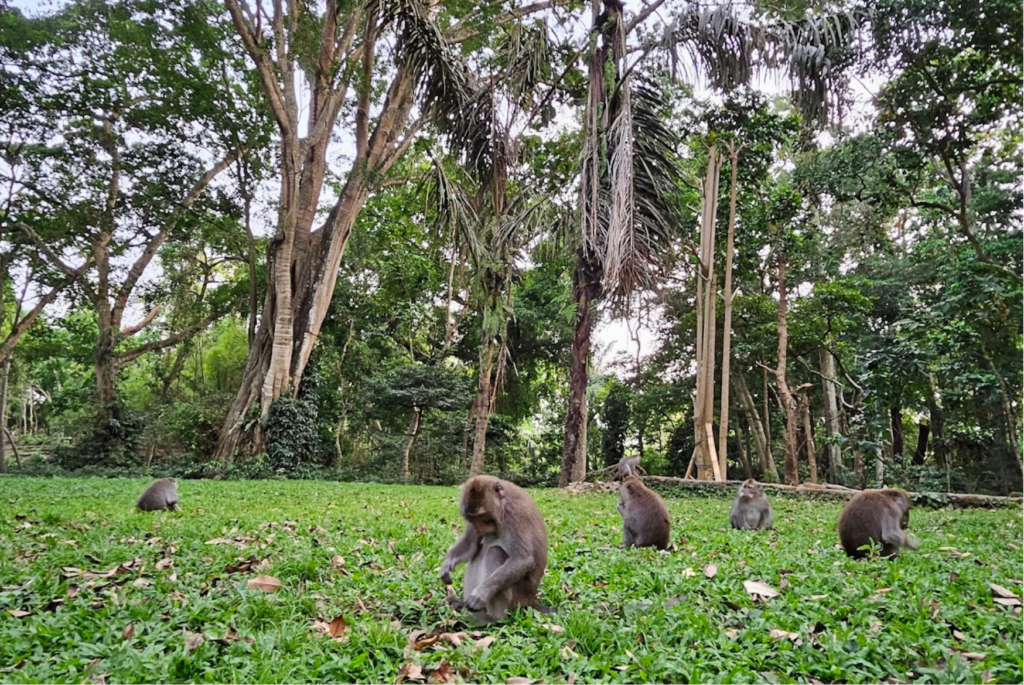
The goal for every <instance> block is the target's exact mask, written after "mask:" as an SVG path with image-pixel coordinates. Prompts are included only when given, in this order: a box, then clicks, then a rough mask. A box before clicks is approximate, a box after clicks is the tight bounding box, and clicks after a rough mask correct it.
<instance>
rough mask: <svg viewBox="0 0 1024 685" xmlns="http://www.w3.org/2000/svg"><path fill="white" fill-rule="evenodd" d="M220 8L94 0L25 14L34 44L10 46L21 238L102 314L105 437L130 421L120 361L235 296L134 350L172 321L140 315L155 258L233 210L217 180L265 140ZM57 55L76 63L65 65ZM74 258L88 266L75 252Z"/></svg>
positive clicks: (98, 350)
mask: <svg viewBox="0 0 1024 685" xmlns="http://www.w3.org/2000/svg"><path fill="white" fill-rule="evenodd" d="M211 11H212V6H210V5H209V4H207V3H205V2H191V1H190V0H183V1H182V2H179V3H171V4H170V5H168V4H166V3H165V4H163V5H161V6H160V7H155V6H154V5H152V3H149V2H145V1H142V0H125V1H123V2H115V3H106V2H99V1H97V0H82V1H81V2H75V3H73V4H71V5H68V6H66V7H64V8H62V9H61V10H59V11H58V12H56V13H54V14H53V15H49V16H44V17H41V18H38V19H25V18H18V17H13V18H14V21H16V22H17V23H18V25H19V26H18V29H17V30H18V31H19V32H21V35H22V36H23V38H22V39H21V40H20V41H17V42H16V44H14V45H13V46H8V48H7V49H6V51H5V52H6V56H7V58H8V64H9V65H10V70H9V71H8V74H9V75H10V76H11V77H12V78H13V79H14V80H15V82H16V83H17V84H19V86H20V87H21V88H22V96H21V97H20V98H19V100H18V101H17V103H16V106H15V107H14V108H13V109H12V111H11V112H10V113H11V115H12V116H14V117H17V121H18V124H19V128H18V132H17V134H16V138H15V140H14V141H12V144H10V145H9V146H8V149H9V150H10V151H11V153H12V154H11V155H10V157H9V160H10V176H9V180H10V182H11V183H12V184H13V186H14V187H16V188H17V196H16V198H15V200H14V202H13V203H12V205H11V209H10V214H11V215H12V217H13V224H14V227H15V228H16V229H17V230H18V231H19V232H20V238H21V240H22V241H27V242H28V243H29V244H30V245H31V246H32V247H33V248H34V249H35V250H36V251H37V252H38V254H39V255H40V257H41V258H44V259H45V260H46V261H47V262H48V264H49V266H50V267H51V268H54V269H57V270H58V271H59V272H61V273H63V274H64V275H65V276H66V278H68V279H71V280H74V281H75V282H76V284H77V287H78V289H80V290H81V292H82V293H83V294H84V296H85V298H86V299H87V300H88V301H89V302H90V304H91V306H92V308H93V311H94V313H95V317H96V324H97V337H96V341H95V345H94V348H93V366H94V369H95V376H96V378H95V383H96V401H97V407H98V411H99V421H98V424H97V425H98V430H99V431H101V432H103V431H104V430H105V428H104V425H105V424H108V423H109V424H113V423H114V422H116V421H117V420H118V418H119V415H120V409H119V407H118V401H117V382H116V375H117V370H118V368H120V367H122V366H124V365H125V364H127V363H128V362H131V361H133V360H135V359H138V358H139V357H140V356H142V355H143V354H145V353H147V352H151V351H156V350H161V349H165V348H167V347H171V346H173V345H176V344H178V343H180V342H182V341H183V340H186V339H188V338H189V337H190V336H192V335H194V334H195V333H196V332H198V331H200V330H203V329H204V328H206V327H207V326H208V325H209V324H210V322H211V321H213V320H215V319H216V318H218V317H219V316H221V315H223V313H224V311H225V309H224V306H223V303H222V304H221V306H220V307H207V308H206V310H205V311H203V310H202V309H200V310H199V311H198V312H197V313H196V315H195V317H194V318H193V319H192V320H191V321H188V322H185V323H181V324H180V325H179V326H178V327H176V328H175V329H171V330H169V331H167V332H166V334H165V335H164V336H163V337H156V338H151V339H149V340H148V341H146V342H144V343H142V344H137V345H135V346H125V345H124V343H125V342H127V341H131V340H132V339H133V338H135V337H136V336H138V335H139V334H140V333H142V332H143V331H145V330H147V329H150V330H152V327H153V325H154V324H156V323H157V322H159V318H158V317H159V316H160V315H161V308H160V307H159V306H152V307H150V308H149V311H148V313H146V314H144V315H143V316H142V317H141V318H139V319H138V320H137V321H135V322H134V323H129V321H128V320H127V317H130V316H131V314H130V313H129V312H131V311H132V309H133V308H134V307H136V306H139V305H140V304H143V303H144V298H143V301H142V302H140V301H139V300H140V298H139V293H140V291H141V290H143V288H142V287H141V286H140V284H141V283H143V282H144V280H145V279H144V277H145V275H146V274H147V272H148V271H149V268H150V266H151V265H152V263H153V260H154V258H156V257H157V255H158V254H160V253H161V249H162V248H163V247H164V245H165V244H166V243H168V241H169V240H172V239H174V238H175V237H179V236H181V235H183V234H187V233H188V232H189V231H194V230H197V229H198V228H199V227H201V226H202V225H204V224H206V223H209V222H216V221H219V220H221V219H222V218H223V217H224V216H225V215H227V216H230V215H231V214H232V213H233V211H234V208H233V207H231V206H230V203H229V202H227V201H226V198H225V197H224V196H223V195H222V194H221V192H220V191H219V189H218V188H216V187H215V180H216V179H217V178H218V177H219V176H220V175H221V174H222V173H223V172H224V171H225V170H227V169H228V168H229V167H230V166H231V164H232V163H233V162H234V161H235V159H236V158H237V157H238V156H239V155H240V154H241V153H242V151H243V150H244V149H255V148H257V147H258V146H259V145H260V144H261V136H262V135H263V134H264V130H263V129H261V126H260V122H259V120H258V119H253V118H252V117H250V116H248V115H247V114H246V113H245V111H246V110H247V108H248V104H243V103H244V100H245V91H244V89H243V88H241V87H240V85H241V84H239V83H237V82H234V83H233V82H232V80H231V79H232V78H233V77H234V75H235V74H236V73H237V72H236V71H234V70H235V69H236V68H237V67H238V64H237V63H236V62H235V61H233V60H232V59H231V56H230V54H229V53H228V52H227V50H226V45H225V43H224V39H225V35H226V34H225V31H224V28H225V27H224V26H223V24H218V23H217V22H212V23H211V22H209V21H208V20H207V17H208V16H209V14H210V13H211ZM171 16H173V17H177V18H179V19H178V21H177V22H176V23H171V22H168V21H166V18H167V17H171ZM53 60H58V61H61V62H64V63H67V64H68V65H71V67H70V68H69V70H68V71H67V72H61V73H57V72H54V71H53V70H52V69H50V68H49V65H50V64H52V62H53ZM97 74H102V75H103V77H102V78H98V77H97ZM239 100H242V101H243V103H240V102H239ZM197 131H198V133H197ZM211 160H212V161H211ZM74 253H78V254H79V255H81V256H80V257H79V265H77V266H75V265H73V264H70V263H69V262H68V261H67V259H66V257H65V255H67V254H74Z"/></svg>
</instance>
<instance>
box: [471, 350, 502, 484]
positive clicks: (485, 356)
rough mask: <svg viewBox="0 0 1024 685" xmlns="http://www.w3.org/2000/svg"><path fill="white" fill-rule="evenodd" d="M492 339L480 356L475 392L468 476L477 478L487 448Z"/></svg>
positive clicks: (492, 352) (492, 357)
mask: <svg viewBox="0 0 1024 685" xmlns="http://www.w3.org/2000/svg"><path fill="white" fill-rule="evenodd" d="M495 345H496V343H495V342H494V339H493V338H492V339H491V340H488V341H487V346H486V347H485V349H484V350H481V354H480V374H479V380H478V381H477V391H476V425H475V427H474V431H473V460H472V461H471V462H470V465H469V475H470V476H479V475H480V474H482V473H483V472H484V458H485V456H486V448H487V421H488V419H489V418H490V415H491V374H492V373H493V370H494V348H495Z"/></svg>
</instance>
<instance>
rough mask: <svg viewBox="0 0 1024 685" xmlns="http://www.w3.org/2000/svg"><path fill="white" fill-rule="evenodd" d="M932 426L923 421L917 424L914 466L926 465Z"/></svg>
mask: <svg viewBox="0 0 1024 685" xmlns="http://www.w3.org/2000/svg"><path fill="white" fill-rule="evenodd" d="M930 431H931V427H930V426H929V425H928V424H927V423H925V422H923V421H922V422H921V423H919V424H917V450H915V451H914V466H924V458H925V455H926V454H927V452H928V433H929V432H930Z"/></svg>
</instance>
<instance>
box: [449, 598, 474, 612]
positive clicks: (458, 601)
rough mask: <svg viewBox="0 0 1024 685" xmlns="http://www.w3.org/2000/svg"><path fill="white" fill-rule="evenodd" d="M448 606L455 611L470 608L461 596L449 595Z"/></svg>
mask: <svg viewBox="0 0 1024 685" xmlns="http://www.w3.org/2000/svg"><path fill="white" fill-rule="evenodd" d="M448 606H450V607H451V608H452V609H454V610H455V611H462V610H463V609H466V608H468V606H469V605H468V604H467V603H466V601H465V600H463V599H462V598H461V597H449V598H448Z"/></svg>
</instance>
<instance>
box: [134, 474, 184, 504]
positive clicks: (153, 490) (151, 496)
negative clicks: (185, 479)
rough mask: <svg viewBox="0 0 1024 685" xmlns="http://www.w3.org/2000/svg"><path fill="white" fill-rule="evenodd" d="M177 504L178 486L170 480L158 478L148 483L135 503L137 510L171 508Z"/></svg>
mask: <svg viewBox="0 0 1024 685" xmlns="http://www.w3.org/2000/svg"><path fill="white" fill-rule="evenodd" d="M177 505H178V486H177V484H176V483H175V482H174V481H173V480H172V481H168V480H158V481H155V482H153V483H152V484H150V486H149V487H148V488H146V491H145V492H143V493H142V496H141V497H139V501H138V502H136V503H135V506H136V507H138V509H139V511H160V510H162V509H170V510H173V509H174V508H175V507H176V506H177Z"/></svg>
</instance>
